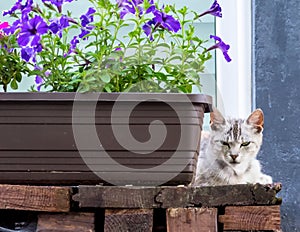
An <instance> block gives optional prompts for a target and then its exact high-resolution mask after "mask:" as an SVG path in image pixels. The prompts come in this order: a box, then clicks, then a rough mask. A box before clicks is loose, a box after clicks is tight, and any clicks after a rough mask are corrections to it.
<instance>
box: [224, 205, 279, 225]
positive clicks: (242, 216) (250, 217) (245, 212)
mask: <svg viewBox="0 0 300 232" xmlns="http://www.w3.org/2000/svg"><path fill="white" fill-rule="evenodd" d="M219 222H221V223H223V224H224V230H273V231H274V230H280V206H279V205H274V206H240V207H236V206H228V207H226V208H225V214H224V215H220V216H219Z"/></svg>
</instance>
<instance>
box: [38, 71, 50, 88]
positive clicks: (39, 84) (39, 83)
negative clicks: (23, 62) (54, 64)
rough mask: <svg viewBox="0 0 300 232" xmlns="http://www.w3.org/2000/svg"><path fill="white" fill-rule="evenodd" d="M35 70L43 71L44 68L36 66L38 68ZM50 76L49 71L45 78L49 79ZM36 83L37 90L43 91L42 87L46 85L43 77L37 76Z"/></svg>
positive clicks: (46, 72)
mask: <svg viewBox="0 0 300 232" xmlns="http://www.w3.org/2000/svg"><path fill="white" fill-rule="evenodd" d="M35 70H42V68H40V67H38V66H36V67H35ZM50 75H51V71H49V70H47V71H45V72H44V76H45V77H49V76H50ZM35 83H36V85H37V86H36V88H37V90H38V91H41V87H42V85H43V84H44V79H43V78H42V77H41V76H39V75H36V76H35Z"/></svg>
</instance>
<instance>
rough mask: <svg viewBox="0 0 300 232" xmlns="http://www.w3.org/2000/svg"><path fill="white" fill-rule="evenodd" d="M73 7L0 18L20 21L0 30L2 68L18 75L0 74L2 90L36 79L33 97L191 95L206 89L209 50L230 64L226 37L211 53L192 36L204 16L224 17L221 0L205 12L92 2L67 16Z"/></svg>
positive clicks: (44, 5)
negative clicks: (203, 84)
mask: <svg viewBox="0 0 300 232" xmlns="http://www.w3.org/2000/svg"><path fill="white" fill-rule="evenodd" d="M112 1H113V0H112ZM72 2H73V0H41V1H39V2H36V1H35V0H25V1H24V0H17V2H16V3H15V4H14V5H13V6H12V8H11V9H9V10H7V11H4V12H3V16H6V17H14V18H15V21H14V22H13V23H12V24H11V25H8V24H7V23H4V24H3V23H2V24H1V25H2V26H1V27H0V46H1V47H0V50H1V56H0V65H1V66H2V69H3V65H4V64H6V66H8V67H7V69H6V70H5V72H6V73H8V72H12V73H15V74H14V75H15V76H13V75H12V76H11V77H10V78H7V77H6V76H5V74H3V73H5V72H3V71H2V69H1V73H0V78H1V79H0V81H1V82H0V84H1V85H3V87H4V90H5V91H6V90H7V86H8V85H9V84H10V85H11V86H12V87H13V88H15V89H16V88H17V87H18V85H17V82H20V81H21V79H22V75H24V74H25V75H27V76H34V77H35V82H36V85H35V86H33V87H32V89H31V90H32V91H40V90H42V89H43V90H45V91H53V92H70V91H72V92H73V91H83V92H86V91H106V92H124V91H147V92H183V93H190V92H191V91H192V87H193V86H196V87H199V88H200V87H201V83H200V74H201V72H203V70H204V67H205V62H206V61H207V60H209V59H210V58H211V54H210V52H209V51H211V50H213V49H216V48H219V49H220V50H221V51H222V52H223V54H224V57H225V59H226V60H227V61H228V62H229V61H231V59H230V57H229V55H228V49H229V45H227V44H225V43H224V42H223V41H222V40H221V38H219V37H218V36H215V35H211V39H214V40H215V41H216V43H215V44H214V45H213V46H211V47H206V46H205V45H206V42H207V41H204V40H203V39H201V35H198V34H197V33H196V32H195V27H194V22H195V21H197V20H201V17H202V16H204V15H207V14H210V15H212V16H217V17H221V16H222V13H221V7H220V5H219V4H218V2H217V0H215V1H214V2H213V4H212V6H211V8H210V9H208V10H207V11H205V12H200V13H199V12H195V11H192V10H190V9H188V8H187V7H183V8H181V9H177V8H176V6H175V5H159V4H158V3H157V2H155V0H117V1H116V2H111V1H109V0H89V2H90V3H91V5H92V6H91V7H87V9H85V10H84V12H83V14H82V15H81V16H80V17H79V18H76V17H74V16H73V15H72V12H69V11H65V10H64V6H65V5H66V4H72ZM124 32H126V33H125V34H124ZM10 59H11V61H10V62H12V63H6V62H7V60H10ZM12 67H14V68H15V69H16V70H15V71H14V70H13V69H14V68H12Z"/></svg>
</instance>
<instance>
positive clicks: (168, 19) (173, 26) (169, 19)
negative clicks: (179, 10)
mask: <svg viewBox="0 0 300 232" xmlns="http://www.w3.org/2000/svg"><path fill="white" fill-rule="evenodd" d="M152 13H153V14H154V18H153V19H152V20H150V21H148V22H147V23H146V24H144V25H143V30H144V32H145V34H146V35H147V36H149V37H150V39H151V40H153V37H152V34H153V32H154V31H155V30H156V29H157V28H158V27H160V28H163V29H167V30H168V31H171V32H177V31H179V30H180V29H181V25H180V22H179V21H178V20H176V19H175V18H174V17H173V16H172V15H168V14H166V13H164V12H161V11H159V10H155V11H153V12H152ZM152 25H154V28H152Z"/></svg>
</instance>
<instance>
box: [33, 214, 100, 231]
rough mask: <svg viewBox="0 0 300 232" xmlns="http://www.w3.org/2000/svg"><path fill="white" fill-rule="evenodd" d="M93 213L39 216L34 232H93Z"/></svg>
mask: <svg viewBox="0 0 300 232" xmlns="http://www.w3.org/2000/svg"><path fill="white" fill-rule="evenodd" d="M94 217H95V216H94V213H82V212H78V213H74V212H72V213H68V214H40V215H39V216H38V224H37V229H36V232H74V231H80V232H81V231H82V232H93V231H95V226H94V221H95V219H94Z"/></svg>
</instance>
